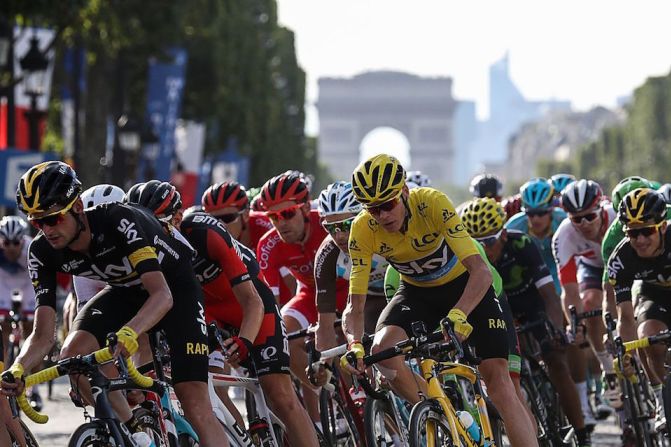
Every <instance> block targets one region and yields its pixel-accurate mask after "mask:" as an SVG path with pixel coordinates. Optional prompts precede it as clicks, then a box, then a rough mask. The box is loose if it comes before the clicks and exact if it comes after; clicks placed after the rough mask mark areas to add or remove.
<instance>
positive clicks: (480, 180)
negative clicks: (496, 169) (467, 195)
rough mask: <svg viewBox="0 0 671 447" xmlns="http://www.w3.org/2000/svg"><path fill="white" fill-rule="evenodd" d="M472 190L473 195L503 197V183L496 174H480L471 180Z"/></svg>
mask: <svg viewBox="0 0 671 447" xmlns="http://www.w3.org/2000/svg"><path fill="white" fill-rule="evenodd" d="M470 191H471V194H472V195H473V197H479V198H484V197H491V198H493V199H496V198H499V197H501V193H502V191H503V184H502V183H501V180H499V178H498V177H497V176H495V175H494V174H480V175H476V176H475V177H473V180H471V187H470Z"/></svg>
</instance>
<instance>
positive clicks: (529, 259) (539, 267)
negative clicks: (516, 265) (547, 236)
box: [513, 234, 554, 289]
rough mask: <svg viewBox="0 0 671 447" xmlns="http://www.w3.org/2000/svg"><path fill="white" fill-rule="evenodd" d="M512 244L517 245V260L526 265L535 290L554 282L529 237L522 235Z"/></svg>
mask: <svg viewBox="0 0 671 447" xmlns="http://www.w3.org/2000/svg"><path fill="white" fill-rule="evenodd" d="M513 243H518V244H519V252H520V257H519V259H520V260H522V261H523V262H525V263H526V264H527V267H528V268H529V272H530V274H531V277H532V278H533V280H534V284H535V285H536V288H537V289H539V288H541V287H543V286H544V285H545V284H550V283H552V282H553V281H554V280H553V279H552V274H551V273H550V269H549V268H548V266H547V264H545V261H544V260H543V257H542V256H541V252H540V251H539V250H538V247H536V244H535V243H534V241H532V240H531V238H530V237H529V236H527V235H526V234H523V235H522V236H521V237H520V238H519V240H518V241H515V242H513Z"/></svg>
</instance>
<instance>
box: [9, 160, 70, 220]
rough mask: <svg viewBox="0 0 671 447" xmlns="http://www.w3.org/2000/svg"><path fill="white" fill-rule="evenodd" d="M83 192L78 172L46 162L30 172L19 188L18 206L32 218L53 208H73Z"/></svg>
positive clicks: (62, 164) (23, 176)
mask: <svg viewBox="0 0 671 447" xmlns="http://www.w3.org/2000/svg"><path fill="white" fill-rule="evenodd" d="M81 192H82V184H81V182H80V181H79V180H78V179H77V174H75V171H74V170H73V169H72V168H71V167H70V166H69V165H67V164H65V163H63V162H61V161H46V162H44V163H40V164H37V165H35V166H33V167H32V168H30V169H28V171H26V173H25V174H23V175H22V176H21V179H20V180H19V185H18V188H17V189H16V205H17V207H18V208H19V209H20V210H21V211H22V212H23V213H25V214H27V215H28V216H31V215H32V214H35V213H44V212H46V211H47V210H49V208H51V207H53V206H57V205H60V206H63V207H68V206H71V205H72V204H73V203H74V202H75V200H77V198H79V195H80V194H81Z"/></svg>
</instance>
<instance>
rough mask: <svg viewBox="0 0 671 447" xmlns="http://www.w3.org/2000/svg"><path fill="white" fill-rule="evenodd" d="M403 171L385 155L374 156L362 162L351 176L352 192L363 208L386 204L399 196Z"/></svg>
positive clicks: (403, 179)
mask: <svg viewBox="0 0 671 447" xmlns="http://www.w3.org/2000/svg"><path fill="white" fill-rule="evenodd" d="M404 185H405V169H403V166H401V163H399V161H398V160H397V159H396V158H394V157H392V156H391V155H387V154H379V155H375V156H373V157H371V158H369V159H368V160H366V161H364V162H362V163H361V164H360V165H359V166H357V167H356V169H355V170H354V173H353V174H352V190H353V191H354V195H355V196H356V198H357V200H358V201H359V202H360V203H361V204H362V205H364V206H369V205H377V204H380V203H384V202H388V201H389V200H392V199H394V198H396V197H398V196H399V195H400V194H401V191H403V186H404Z"/></svg>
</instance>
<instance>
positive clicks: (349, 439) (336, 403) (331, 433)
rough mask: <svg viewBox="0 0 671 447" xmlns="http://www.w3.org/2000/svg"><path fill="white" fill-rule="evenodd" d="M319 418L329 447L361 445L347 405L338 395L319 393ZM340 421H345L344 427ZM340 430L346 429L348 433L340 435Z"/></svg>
mask: <svg viewBox="0 0 671 447" xmlns="http://www.w3.org/2000/svg"><path fill="white" fill-rule="evenodd" d="M319 417H320V419H321V423H322V434H323V435H324V438H326V441H327V442H328V443H329V445H331V446H332V447H336V446H352V447H355V446H359V445H361V436H360V434H359V431H358V430H357V428H356V424H355V423H354V419H353V418H352V415H351V413H350V412H349V409H348V408H347V405H345V404H344V402H342V400H340V399H339V398H338V396H337V395H335V394H332V393H331V392H330V391H327V390H325V389H322V390H321V393H319ZM339 421H344V423H345V425H344V427H343V424H342V423H341V424H338V422H339ZM339 428H341V429H342V428H345V429H346V432H343V433H338V429H339Z"/></svg>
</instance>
